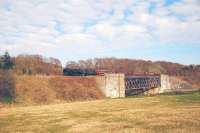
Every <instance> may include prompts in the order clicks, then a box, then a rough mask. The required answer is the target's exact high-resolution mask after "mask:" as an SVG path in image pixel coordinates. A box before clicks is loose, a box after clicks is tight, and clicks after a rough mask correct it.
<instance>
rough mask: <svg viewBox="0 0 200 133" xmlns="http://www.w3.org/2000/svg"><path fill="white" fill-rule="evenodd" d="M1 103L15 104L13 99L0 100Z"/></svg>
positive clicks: (4, 98)
mask: <svg viewBox="0 0 200 133" xmlns="http://www.w3.org/2000/svg"><path fill="white" fill-rule="evenodd" d="M0 103H3V104H11V103H14V100H13V98H11V97H3V98H0Z"/></svg>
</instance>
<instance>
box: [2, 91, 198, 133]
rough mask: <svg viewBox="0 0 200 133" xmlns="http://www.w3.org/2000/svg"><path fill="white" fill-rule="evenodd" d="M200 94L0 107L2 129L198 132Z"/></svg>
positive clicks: (56, 132) (62, 132)
mask: <svg viewBox="0 0 200 133" xmlns="http://www.w3.org/2000/svg"><path fill="white" fill-rule="evenodd" d="M199 131H200V93H193V94H184V95H165V96H164V95H163V96H154V97H132V98H125V99H106V100H98V101H90V102H75V103H66V104H56V105H44V106H30V107H13V108H3V109H0V132H1V133H9V132H31V133H40V132H43V133H67V132H69V133H73V132H75V133H100V132H102V133H121V132H123V133H124V132H127V133H129V132H138V133H143V132H144V133H147V132H150V133H158V132H159V133H161V132H163V133H164V132H165V133H168V132H170V133H175V132H179V133H180V132H181V133H198V132H199Z"/></svg>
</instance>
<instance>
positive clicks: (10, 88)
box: [0, 70, 15, 101]
mask: <svg viewBox="0 0 200 133" xmlns="http://www.w3.org/2000/svg"><path fill="white" fill-rule="evenodd" d="M3 99H12V100H14V99H15V79H14V76H13V74H12V72H11V71H10V70H0V100H1V101H2V100H3Z"/></svg>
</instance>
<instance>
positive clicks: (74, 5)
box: [0, 0, 200, 65]
mask: <svg viewBox="0 0 200 133" xmlns="http://www.w3.org/2000/svg"><path fill="white" fill-rule="evenodd" d="M6 50H7V51H9V52H10V53H11V55H14V56H16V55H18V54H41V55H43V56H47V57H50V56H51V57H56V58H59V59H60V60H61V61H62V63H63V65H64V63H65V62H67V61H69V60H79V59H87V58H95V57H118V58H132V59H145V60H153V61H156V60H166V61H172V62H178V63H183V64H200V59H199V57H200V0H0V54H2V53H3V52H4V51H6Z"/></svg>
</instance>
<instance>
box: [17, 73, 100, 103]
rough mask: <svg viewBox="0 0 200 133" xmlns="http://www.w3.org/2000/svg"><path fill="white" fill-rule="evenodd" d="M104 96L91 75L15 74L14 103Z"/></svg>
mask: <svg viewBox="0 0 200 133" xmlns="http://www.w3.org/2000/svg"><path fill="white" fill-rule="evenodd" d="M101 98H104V95H103V93H102V92H101V91H100V89H99V88H98V86H97V84H96V81H95V80H94V78H93V77H84V78H80V77H73V78H72V77H64V76H16V103H18V104H23V105H35V104H49V103H58V102H63V101H80V100H90V99H101Z"/></svg>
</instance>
